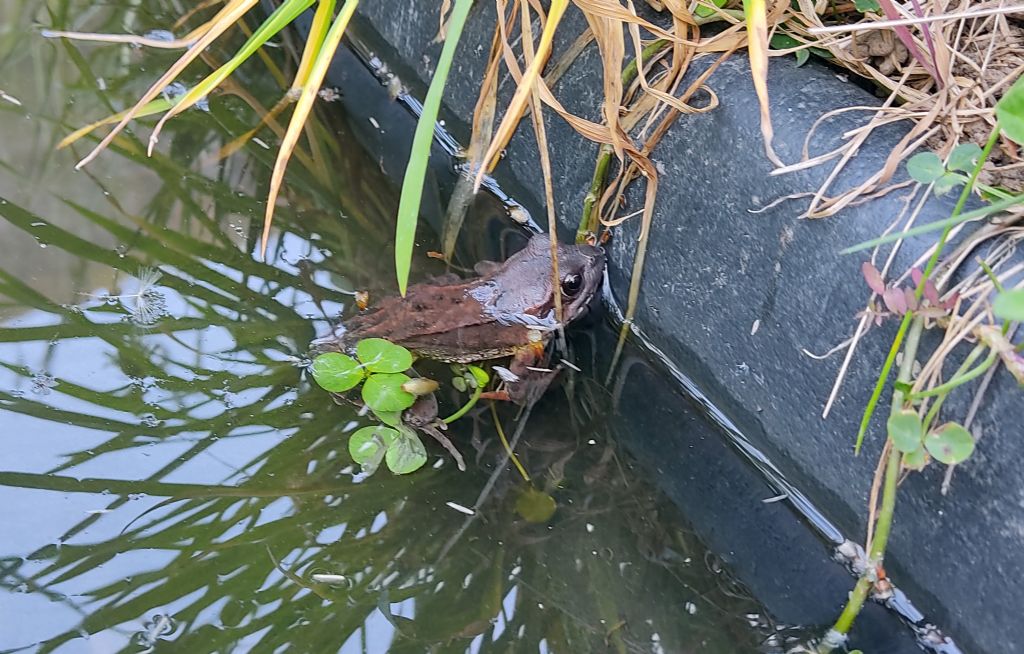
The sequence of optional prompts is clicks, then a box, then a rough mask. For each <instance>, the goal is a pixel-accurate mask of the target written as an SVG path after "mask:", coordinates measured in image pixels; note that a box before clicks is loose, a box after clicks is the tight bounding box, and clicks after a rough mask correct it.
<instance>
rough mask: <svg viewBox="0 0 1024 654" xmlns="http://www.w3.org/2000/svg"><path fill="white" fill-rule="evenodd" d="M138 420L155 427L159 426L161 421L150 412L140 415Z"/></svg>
mask: <svg viewBox="0 0 1024 654" xmlns="http://www.w3.org/2000/svg"><path fill="white" fill-rule="evenodd" d="M140 422H141V423H142V424H143V425H145V426H146V427H150V428H155V427H159V426H160V424H161V423H162V422H163V421H162V420H160V419H159V418H157V417H156V416H154V415H153V414H152V413H146V414H144V415H143V416H142V418H141V419H140Z"/></svg>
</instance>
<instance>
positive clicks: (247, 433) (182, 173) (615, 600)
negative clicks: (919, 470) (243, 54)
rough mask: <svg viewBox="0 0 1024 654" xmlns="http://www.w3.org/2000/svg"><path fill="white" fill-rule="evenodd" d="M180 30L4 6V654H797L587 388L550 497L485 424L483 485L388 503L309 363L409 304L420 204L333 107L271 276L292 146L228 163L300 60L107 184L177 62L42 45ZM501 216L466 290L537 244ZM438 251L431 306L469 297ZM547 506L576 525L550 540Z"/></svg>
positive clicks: (303, 167) (556, 414)
mask: <svg viewBox="0 0 1024 654" xmlns="http://www.w3.org/2000/svg"><path fill="white" fill-rule="evenodd" d="M174 5H175V3H171V2H146V3H135V2H127V1H125V2H122V1H120V0H115V1H114V2H111V3H102V4H96V3H91V2H85V1H84V0H66V1H64V2H55V3H48V4H47V7H48V8H43V7H41V6H40V5H39V3H30V2H23V1H20V0H0V15H3V16H4V17H5V18H4V22H5V27H6V28H7V29H6V31H5V32H3V33H2V34H0V90H2V91H3V93H4V95H3V97H2V98H0V110H2V119H0V434H2V436H3V441H2V443H3V449H2V456H0V525H2V531H0V651H3V652H50V651H58V652H151V651H168V652H169V651H174V652H214V651H216V652H229V651H231V652H245V651H263V652H269V651H275V652H276V651H300V652H334V651H337V652H425V651H431V652H462V651H471V652H489V651H503V652H589V651H595V652H605V651H612V652H684V651H685V652H690V651H705V652H753V651H776V650H775V649H774V645H773V644H772V643H773V642H774V640H773V639H775V638H776V637H777V636H776V634H777V631H778V626H777V625H775V624H773V623H772V621H771V619H770V618H769V617H768V616H767V615H766V613H765V612H764V611H763V610H762V608H761V607H760V605H759V604H758V602H757V601H755V600H754V599H753V598H751V597H750V596H749V593H747V592H746V591H745V590H744V588H743V586H742V585H740V584H739V583H737V582H736V581H735V580H734V579H733V577H732V576H731V575H730V573H729V571H728V569H726V567H725V566H723V565H722V563H721V561H720V559H719V558H718V557H717V556H715V554H713V553H711V552H709V551H707V549H706V548H705V547H704V546H703V545H702V544H701V542H700V540H699V539H698V538H697V537H696V536H695V535H694V534H693V533H692V530H691V529H690V528H689V527H688V526H687V522H686V520H685V518H684V517H683V516H681V515H679V514H678V512H677V510H676V509H675V507H674V506H673V505H672V504H671V503H669V502H668V501H667V500H666V499H665V498H664V497H663V496H662V495H661V494H659V492H658V491H657V490H656V489H655V488H654V487H653V486H652V485H650V484H649V483H648V482H647V481H646V480H645V475H644V473H643V472H642V471H641V470H640V469H639V468H638V467H637V466H636V465H635V464H634V463H633V462H632V461H631V459H630V458H629V457H628V456H626V455H625V454H624V453H623V452H622V451H621V450H620V449H619V447H618V446H617V445H616V439H615V434H614V433H613V432H612V431H611V430H610V429H609V427H608V426H607V424H606V423H605V422H604V420H603V417H602V415H601V412H600V410H599V407H601V406H602V405H605V404H608V403H607V402H603V401H602V398H603V397H605V396H604V395H602V393H603V392H604V391H603V389H602V388H601V387H600V384H599V383H598V382H597V381H595V380H594V379H593V378H592V377H591V376H589V375H587V374H585V373H584V374H580V375H576V376H574V377H572V378H571V380H567V381H571V384H567V385H563V386H562V387H560V388H555V389H553V390H552V391H551V392H550V393H549V395H548V396H547V397H546V398H545V399H544V401H543V402H542V403H541V405H540V406H538V407H537V409H536V410H535V411H534V412H533V414H532V415H530V416H529V417H528V420H529V424H528V427H527V429H526V430H525V435H524V436H523V439H522V441H521V442H520V444H519V447H518V451H519V456H520V457H521V459H522V460H523V463H524V465H525V466H526V467H527V469H528V470H529V471H530V474H531V475H532V486H531V485H528V484H526V483H525V482H524V481H523V480H522V478H521V477H519V476H518V475H517V473H516V472H515V471H514V470H513V469H512V468H511V466H508V465H505V464H504V463H503V460H502V457H501V451H500V447H499V446H498V444H497V440H496V437H495V429H494V425H493V422H492V420H491V417H490V414H489V413H488V412H479V413H477V414H476V415H475V416H473V417H472V418H470V419H466V420H462V421H460V422H459V423H457V424H456V425H455V426H454V429H453V434H452V438H453V439H454V440H455V441H456V443H457V444H458V446H459V447H460V449H462V451H463V452H465V453H466V454H467V459H468V461H469V470H468V471H467V472H465V473H460V472H459V471H458V470H457V469H456V467H455V466H454V465H453V464H452V462H451V460H450V459H449V458H448V457H447V456H446V455H445V454H444V452H443V451H442V450H441V449H440V448H439V447H436V446H435V445H434V444H433V443H428V445H427V446H428V451H429V454H430V459H429V462H428V465H427V467H425V468H424V469H423V470H421V471H419V472H417V473H415V474H413V475H409V476H405V477H395V476H392V475H390V474H389V473H387V472H386V471H381V472H378V473H377V474H376V475H374V476H372V477H369V478H366V477H364V476H362V475H360V474H358V470H357V468H356V467H355V466H354V465H353V464H352V462H351V461H350V459H349V455H348V453H347V447H346V441H347V434H348V433H350V432H351V431H352V430H353V429H354V428H357V427H360V426H364V425H366V424H369V422H368V420H367V419H366V418H363V417H360V416H358V415H356V413H355V412H354V411H353V410H352V409H351V408H349V407H343V406H338V405H336V404H335V403H334V402H332V401H331V400H330V398H329V397H328V396H327V395H326V394H325V393H324V392H322V391H321V390H319V389H318V388H317V387H316V386H315V385H313V384H312V383H311V381H310V378H309V375H308V374H307V373H306V372H305V370H304V365H306V364H307V363H308V361H307V358H306V356H307V351H308V343H309V341H310V340H311V339H312V338H314V337H315V336H317V335H318V334H323V333H324V332H326V331H327V329H328V328H329V326H330V324H331V323H332V322H333V321H334V320H335V319H336V318H337V316H338V315H339V314H340V313H341V312H343V311H345V310H349V311H351V306H350V305H351V304H352V295H351V292H352V290H353V289H370V291H371V294H379V293H383V292H387V290H388V289H389V288H392V287H393V281H392V276H391V275H392V271H391V261H392V256H391V251H390V250H389V249H388V239H389V236H390V234H391V230H392V225H393V223H392V220H393V215H394V211H395V208H396V204H397V187H396V186H395V179H394V177H393V176H389V174H388V173H389V171H386V170H385V168H386V167H385V166H383V165H382V163H381V162H382V155H381V154H380V153H375V152H366V151H364V150H363V149H362V148H361V147H359V146H358V145H357V143H359V142H360V138H359V133H358V130H359V129H369V127H368V126H367V125H365V124H363V126H362V127H356V128H353V126H352V124H351V121H349V120H346V117H345V114H344V111H343V109H342V107H341V106H340V103H333V104H332V103H330V102H323V103H321V107H320V109H321V111H320V112H319V113H318V115H317V117H316V119H315V121H314V122H313V123H312V125H311V127H310V130H309V135H310V136H311V137H312V140H311V141H306V142H304V143H303V145H302V147H301V148H300V152H299V154H298V155H297V156H296V157H295V158H294V159H293V162H292V164H291V167H290V169H289V172H288V178H287V189H286V193H285V198H284V201H283V202H282V203H281V206H280V208H279V210H278V212H277V222H276V226H275V230H274V232H273V235H272V239H271V242H270V247H269V250H268V254H267V257H266V260H265V261H264V260H262V259H261V258H260V257H259V256H258V251H257V249H258V233H259V229H260V226H261V225H260V221H261V218H262V214H263V206H264V204H263V203H264V198H265V196H266V188H267V180H268V178H269V176H270V169H271V166H272V164H273V158H274V149H273V146H274V144H275V143H276V140H277V137H276V135H275V133H274V131H273V130H272V129H270V128H266V127H264V128H261V129H260V130H259V131H258V132H257V133H256V136H257V140H255V141H250V142H249V143H247V144H245V145H244V146H243V147H242V148H241V149H240V150H238V151H237V152H234V153H233V154H230V155H229V156H224V154H223V149H224V148H226V147H228V146H229V144H231V142H232V139H234V138H235V137H236V136H238V135H240V134H242V133H244V132H246V131H247V130H249V129H251V128H254V127H256V126H257V125H258V124H259V116H260V115H261V114H262V113H263V112H265V111H266V109H267V108H269V107H271V106H273V104H274V103H275V102H276V101H277V99H278V98H279V97H280V96H281V86H280V84H279V82H278V78H277V75H276V71H278V70H287V69H288V68H289V66H290V64H289V63H288V62H289V58H288V55H287V49H286V48H282V49H278V50H274V51H272V53H271V57H270V58H269V59H268V60H267V61H261V62H254V63H252V64H251V65H247V66H245V67H244V68H243V70H242V71H241V73H240V75H239V77H238V78H237V81H234V82H231V83H229V85H228V87H227V89H226V92H225V93H222V94H219V95H217V96H216V97H214V98H212V99H211V101H210V104H209V110H208V111H189V112H187V113H186V114H185V115H183V116H181V117H180V118H178V119H176V120H175V121H172V122H171V123H170V124H169V126H168V127H167V129H166V130H165V131H164V133H163V137H162V139H161V141H160V143H159V146H158V148H157V149H156V152H155V153H154V155H153V156H152V157H151V158H147V157H145V156H144V155H143V154H142V153H143V152H144V150H145V139H146V138H147V137H148V127H149V126H151V124H152V123H151V122H149V123H147V126H146V127H140V128H139V129H138V133H137V134H136V135H132V134H131V133H129V134H128V135H126V136H124V137H122V138H119V139H118V140H117V141H115V143H114V146H113V148H112V149H111V150H110V151H108V152H106V153H105V154H103V155H102V156H101V157H100V158H99V159H98V160H97V161H95V162H94V163H93V164H91V165H90V166H88V167H87V168H85V169H84V170H82V171H78V172H76V171H75V169H74V165H75V162H76V161H77V160H78V159H79V158H80V157H81V156H83V155H84V154H85V153H86V152H87V150H88V147H90V146H91V144H92V143H93V142H94V141H92V140H90V139H88V138H87V139H85V140H84V141H83V142H81V143H78V144H74V145H72V146H71V147H69V148H65V149H60V150H58V149H56V145H57V144H58V142H59V141H60V139H61V138H62V137H63V136H65V135H66V134H67V133H69V132H70V131H71V130H73V129H74V128H76V127H78V126H81V125H83V124H86V123H88V122H89V121H92V120H97V119H99V118H102V117H104V116H106V115H107V114H109V113H110V112H111V111H112V110H116V109H121V108H124V107H126V106H130V105H131V104H132V103H133V102H134V100H135V98H137V97H138V95H139V94H141V93H142V92H143V91H144V90H145V86H146V85H147V84H148V83H149V82H150V81H151V80H153V79H154V78H155V77H156V75H157V74H158V72H159V71H162V70H163V69H164V68H165V67H166V66H167V65H168V63H169V62H171V61H172V60H173V57H174V54H173V53H168V52H162V51H148V50H146V51H144V50H140V49H137V48H133V47H130V46H125V45H104V44H96V43H91V44H90V43H71V42H68V41H61V40H46V39H44V38H42V37H41V36H40V35H39V33H38V28H39V27H41V26H43V27H55V28H62V29H87V30H90V31H110V32H134V33H144V32H146V31H147V30H150V29H157V28H161V29H167V28H169V27H170V26H171V25H172V24H173V22H174V20H175V18H176V14H175V13H174V11H173V7H174ZM226 52H227V51H221V50H217V49H214V50H213V52H211V53H210V55H209V57H208V61H207V63H208V64H209V63H215V62H217V61H223V59H224V57H225V53H226ZM268 71H270V73H269V74H268ZM200 74H201V70H200V68H199V67H196V68H195V69H190V70H189V72H188V74H187V75H186V77H188V79H190V80H195V79H198V77H199V75H200ZM353 129H355V131H353ZM263 144H266V145H268V146H269V147H263ZM497 209H500V207H497V208H496V205H495V203H494V202H490V203H489V201H488V200H487V199H486V198H485V199H481V200H480V201H479V202H478V203H477V205H476V206H474V208H473V209H472V211H471V214H470V216H469V218H468V219H467V225H468V227H467V230H468V233H469V234H470V236H471V238H470V239H469V242H468V245H467V247H466V248H465V252H466V253H467V254H466V255H465V260H466V261H469V260H470V259H472V258H474V257H475V256H476V255H478V254H479V255H483V254H484V253H492V254H493V253H494V251H495V250H496V249H498V248H499V247H500V246H501V243H502V241H500V240H499V239H498V238H495V237H494V235H500V234H504V235H505V236H506V237H509V236H510V235H511V238H520V239H521V233H520V232H519V231H518V230H517V229H516V228H515V227H513V226H511V224H509V223H506V222H504V221H503V219H502V218H501V213H502V212H501V211H499V210H497ZM487 234H490V235H492V237H491V238H489V239H488V240H486V241H484V240H483V239H484V238H485V235H487ZM433 238H435V241H436V236H435V237H433ZM472 238H476V239H479V241H478V242H474V241H473V240H472ZM424 250H425V248H420V249H418V250H417V263H416V264H415V266H414V272H413V275H414V277H417V278H422V277H423V276H425V275H428V274H432V273H436V272H439V271H440V270H441V268H440V265H439V264H438V263H437V262H436V261H433V260H430V259H428V258H426V257H425V256H423V255H424ZM470 262H471V261H470ZM592 328H595V329H603V328H605V327H602V326H600V325H598V326H596V327H592ZM587 342H588V340H587V339H586V338H584V339H581V341H580V343H577V346H578V347H585V346H586V343H587ZM578 358H579V359H581V360H583V361H586V360H587V358H588V355H587V354H586V353H585V352H584V353H583V354H580V355H579V356H578ZM566 389H570V390H572V391H573V392H572V394H571V395H572V397H571V398H569V397H568V396H567V393H566V392H565V390H566ZM501 416H502V420H503V421H504V422H505V424H506V427H507V428H510V429H511V428H512V426H513V425H514V424H515V423H514V422H513V419H514V414H512V413H507V412H503V413H502V414H501ZM496 468H497V469H498V471H499V474H494V472H495V469H496ZM492 480H493V481H494V483H493V484H491V483H489V482H490V481H492ZM542 494H547V495H549V496H550V497H553V498H554V500H555V502H556V503H557V510H556V511H555V513H554V515H553V517H551V518H550V519H548V520H542V521H539V522H531V521H530V520H527V519H525V518H524V517H523V515H527V516H530V515H531V514H530V512H529V511H528V510H526V509H525V508H524V507H525V505H526V504H528V501H529V500H530V499H531V498H532V499H536V498H537V497H542ZM452 504H455V505H459V506H463V507H474V506H476V507H477V509H476V515H474V516H472V517H470V516H467V515H465V514H463V513H462V512H460V511H459V510H458V509H457V508H453V506H452ZM322 575H327V576H326V577H325V576H322Z"/></svg>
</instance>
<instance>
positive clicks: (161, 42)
mask: <svg viewBox="0 0 1024 654" xmlns="http://www.w3.org/2000/svg"><path fill="white" fill-rule="evenodd" d="M194 34H195V31H193V32H191V33H189V35H188V36H184V37H182V38H180V39H171V40H165V39H154V38H151V37H148V36H136V35H135V34H104V33H101V32H69V31H67V30H43V31H42V32H40V35H41V36H42V37H43V38H45V39H71V40H72V41H98V42H100V43H130V44H131V45H142V46H145V47H147V48H162V49H165V50H180V49H181V48H187V47H189V46H190V45H192V44H193V43H194V42H195V37H194V36H193V35H194Z"/></svg>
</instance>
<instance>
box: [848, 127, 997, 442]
mask: <svg viewBox="0 0 1024 654" xmlns="http://www.w3.org/2000/svg"><path fill="white" fill-rule="evenodd" d="M997 140H999V123H998V122H997V123H996V124H995V125H993V126H992V132H991V133H990V134H989V137H988V141H987V142H986V143H985V147H984V149H982V151H981V156H979V157H978V161H977V163H976V164H975V165H974V169H973V170H972V171H971V176H970V178H969V179H968V180H967V184H965V185H964V188H963V190H962V191H961V192H960V197H959V198H958V199H957V202H956V206H955V207H953V213H952V214H951V216H950V218H957V217H958V216H960V212H961V211H963V208H964V205H965V204H966V203H967V198H969V197H970V196H971V193H972V192H973V190H974V184H975V182H976V181H977V179H978V173H980V172H981V167H982V165H984V163H985V160H986V159H988V156H989V154H990V153H991V152H992V148H993V147H994V146H995V144H996V141H997ZM952 229H953V225H949V226H947V227H946V228H945V229H944V230H943V231H942V236H940V237H939V242H938V243H937V244H936V245H935V250H934V251H933V252H932V256H931V258H929V259H928V264H927V265H926V266H925V269H924V274H923V275H922V278H921V283H920V284H918V285H917V289H916V290H915V291H914V297H915V298H916V300H917V301H918V302H920V300H921V297H922V296H923V294H924V287H925V284H926V282H927V281H928V279H929V278H930V277H931V274H932V271H933V270H934V269H935V266H936V265H937V264H938V262H939V256H940V255H941V254H942V250H943V248H944V247H945V245H946V240H947V239H948V238H949V233H950V231H951V230H952ZM913 317H914V316H913V312H909V311H908V312H907V313H906V314H905V315H904V316H903V320H902V321H901V322H900V327H899V329H898V330H897V331H896V337H895V338H894V339H893V341H892V347H890V348H889V355H888V356H887V357H886V358H885V363H884V364H882V370H881V372H880V373H879V375H878V381H877V382H875V388H874V390H873V391H872V392H871V398H870V399H869V400H868V404H867V406H866V407H865V408H864V415H863V416H862V417H861V421H860V428H859V429H858V430H857V443H856V445H854V448H853V451H854V453H856V454H859V453H860V448H861V445H863V443H864V436H865V435H866V434H867V431H868V425H870V424H871V417H872V416H873V415H874V413H875V407H876V406H878V400H879V399H880V398H881V397H882V391H883V390H884V389H885V382H886V380H887V379H888V378H889V373H890V372H891V371H892V366H893V363H895V361H896V355H897V354H898V353H899V351H900V345H902V344H903V338H904V336H906V333H907V330H908V329H909V327H910V323H911V320H913Z"/></svg>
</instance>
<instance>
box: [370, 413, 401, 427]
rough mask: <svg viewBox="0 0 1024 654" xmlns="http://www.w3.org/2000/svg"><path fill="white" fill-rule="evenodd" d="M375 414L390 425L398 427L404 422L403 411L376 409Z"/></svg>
mask: <svg viewBox="0 0 1024 654" xmlns="http://www.w3.org/2000/svg"><path fill="white" fill-rule="evenodd" d="M373 415H375V416H377V419H378V420H380V421H381V422H383V423H384V424H385V425H388V426H390V427H396V428H397V427H398V426H399V425H400V424H402V412H401V411H374V412H373Z"/></svg>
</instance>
